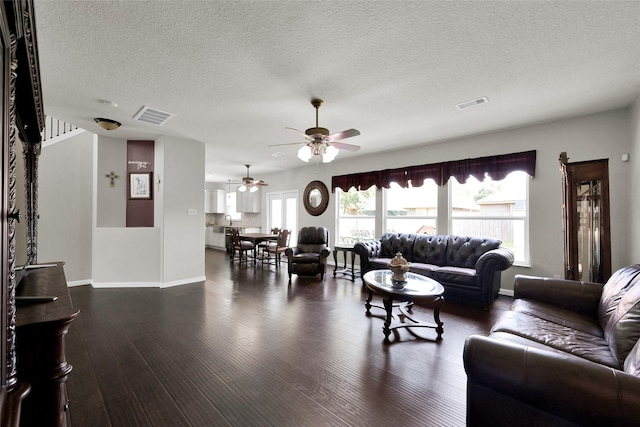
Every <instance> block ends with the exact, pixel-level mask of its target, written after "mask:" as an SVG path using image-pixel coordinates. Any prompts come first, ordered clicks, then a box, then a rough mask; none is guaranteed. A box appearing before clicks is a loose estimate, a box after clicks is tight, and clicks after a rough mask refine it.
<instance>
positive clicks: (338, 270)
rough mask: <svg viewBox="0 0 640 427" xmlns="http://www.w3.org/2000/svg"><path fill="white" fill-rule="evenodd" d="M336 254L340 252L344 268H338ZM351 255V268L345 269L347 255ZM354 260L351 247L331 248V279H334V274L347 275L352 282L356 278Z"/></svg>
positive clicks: (354, 256) (354, 254) (354, 255)
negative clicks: (332, 265) (342, 256)
mask: <svg viewBox="0 0 640 427" xmlns="http://www.w3.org/2000/svg"><path fill="white" fill-rule="evenodd" d="M338 252H342V253H343V255H344V266H343V267H342V268H339V265H338ZM349 253H351V267H350V268H348V267H347V255H348V254H349ZM355 260H356V253H355V251H354V250H353V245H343V246H340V245H339V246H334V247H333V264H334V267H333V277H336V274H338V273H339V274H347V275H349V274H350V275H351V281H352V282H353V281H354V280H355V278H356V273H355V271H356V270H355V269H354V268H353V265H354V263H355Z"/></svg>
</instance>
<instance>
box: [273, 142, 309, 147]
mask: <svg viewBox="0 0 640 427" xmlns="http://www.w3.org/2000/svg"><path fill="white" fill-rule="evenodd" d="M300 144H307V141H304V142H288V143H286V144H271V145H268V147H281V146H283V145H300Z"/></svg>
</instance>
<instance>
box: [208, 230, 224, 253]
mask: <svg viewBox="0 0 640 427" xmlns="http://www.w3.org/2000/svg"><path fill="white" fill-rule="evenodd" d="M211 246H212V247H214V248H216V249H225V238H224V232H221V233H213V240H212V242H211Z"/></svg>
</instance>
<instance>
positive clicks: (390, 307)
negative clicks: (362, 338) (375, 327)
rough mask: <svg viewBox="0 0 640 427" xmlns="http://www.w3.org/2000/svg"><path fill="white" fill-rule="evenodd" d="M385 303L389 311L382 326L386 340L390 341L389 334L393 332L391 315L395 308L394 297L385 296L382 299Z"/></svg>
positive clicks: (385, 307)
mask: <svg viewBox="0 0 640 427" xmlns="http://www.w3.org/2000/svg"><path fill="white" fill-rule="evenodd" d="M382 302H383V303H384V309H385V311H386V312H387V317H386V318H385V320H384V326H383V327H382V332H384V342H387V343H388V342H389V334H391V329H390V328H389V326H391V316H392V310H393V298H384V299H383V300H382Z"/></svg>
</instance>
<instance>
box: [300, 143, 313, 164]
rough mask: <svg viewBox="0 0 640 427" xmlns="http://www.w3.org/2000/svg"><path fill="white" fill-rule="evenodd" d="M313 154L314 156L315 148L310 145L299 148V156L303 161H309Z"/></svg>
mask: <svg viewBox="0 0 640 427" xmlns="http://www.w3.org/2000/svg"><path fill="white" fill-rule="evenodd" d="M311 156H313V150H312V148H311V147H309V146H308V145H303V146H302V147H300V149H299V150H298V158H299V159H300V160H302V161H303V162H309V159H310V158H311Z"/></svg>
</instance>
